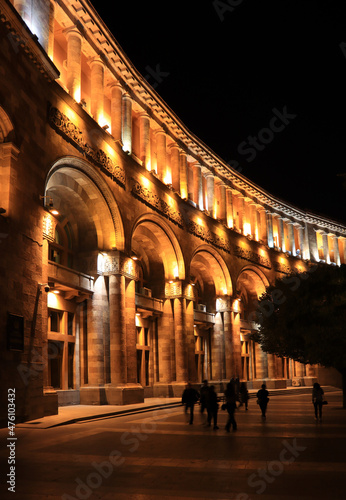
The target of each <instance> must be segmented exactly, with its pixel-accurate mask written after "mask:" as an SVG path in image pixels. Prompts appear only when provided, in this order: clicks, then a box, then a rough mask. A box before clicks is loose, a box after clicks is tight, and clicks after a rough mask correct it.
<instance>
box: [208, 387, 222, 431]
mask: <svg viewBox="0 0 346 500" xmlns="http://www.w3.org/2000/svg"><path fill="white" fill-rule="evenodd" d="M218 410H219V404H218V402H217V394H216V392H215V387H214V386H213V385H211V386H210V387H209V394H208V401H207V411H208V426H211V421H212V420H213V422H214V429H218V426H217V412H218Z"/></svg>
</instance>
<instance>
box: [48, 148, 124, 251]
mask: <svg viewBox="0 0 346 500" xmlns="http://www.w3.org/2000/svg"><path fill="white" fill-rule="evenodd" d="M44 194H45V196H46V197H48V198H46V200H47V199H49V198H51V199H52V200H53V204H54V207H55V208H56V209H57V210H59V212H60V213H61V215H62V216H63V215H65V216H66V217H67V216H68V218H69V220H70V223H71V226H72V228H73V233H74V235H75V239H76V244H77V247H79V248H80V249H82V248H83V249H84V250H89V251H90V250H111V249H114V248H117V249H118V250H123V249H124V247H125V237H124V228H123V223H122V219H121V216H120V212H119V209H118V206H117V204H116V202H115V199H114V196H113V193H112V192H111V190H110V188H109V187H108V185H107V184H106V182H105V180H104V179H103V178H102V176H101V175H100V174H99V173H98V172H97V171H96V170H95V169H94V168H93V167H92V166H91V165H90V164H89V163H88V162H86V161H85V160H82V159H80V158H76V157H73V156H65V157H63V158H60V159H59V160H57V161H56V162H55V163H54V164H53V166H52V167H51V169H50V170H49V172H48V175H47V179H46V186H45V193H44Z"/></svg>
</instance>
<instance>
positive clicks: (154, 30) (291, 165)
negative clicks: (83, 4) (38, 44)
mask: <svg viewBox="0 0 346 500" xmlns="http://www.w3.org/2000/svg"><path fill="white" fill-rule="evenodd" d="M92 4H93V5H94V7H95V8H96V10H97V11H98V12H99V14H100V16H101V17H102V19H103V21H104V22H105V23H106V25H107V26H108V28H109V29H110V30H111V31H112V33H113V35H114V37H115V38H116V40H117V41H118V42H119V43H120V45H121V46H122V48H123V50H124V51H125V53H126V54H127V56H128V57H129V58H130V60H131V61H132V62H133V64H134V65H135V66H136V68H137V69H138V71H139V72H140V73H142V75H143V76H146V75H147V79H148V81H149V83H151V84H152V85H154V87H155V90H156V91H157V92H158V93H159V94H160V95H161V97H162V98H163V99H164V100H165V101H166V103H167V104H168V105H169V106H170V107H171V108H172V109H173V111H174V112H175V113H176V114H177V115H178V116H179V117H180V119H181V120H182V121H183V122H184V123H185V125H186V126H187V127H188V128H189V129H190V130H191V131H192V132H193V133H194V134H195V135H197V136H198V137H199V138H200V139H201V140H202V141H204V142H205V143H206V144H207V145H208V146H209V147H210V148H211V149H212V150H214V151H215V153H217V154H218V155H219V156H220V157H222V158H223V159H224V160H225V161H227V162H232V165H237V163H238V164H239V167H238V169H240V170H241V173H242V174H243V175H245V176H246V177H248V178H249V179H251V180H252V181H254V182H255V183H257V184H258V185H259V186H261V187H262V188H264V189H266V190H267V191H269V192H270V193H271V194H273V195H275V196H277V197H279V198H281V199H283V200H285V201H287V202H289V203H292V204H294V205H297V206H298V207H299V208H301V209H306V210H310V211H313V212H315V213H320V214H322V215H326V216H329V217H332V218H334V219H336V220H341V221H344V222H346V210H345V203H344V199H345V196H346V186H345V184H346V177H345V178H343V177H340V176H339V175H338V174H346V2H345V1H344V0H333V2H327V1H310V0H268V1H258V0H228V1H227V0H225V1H213V0H210V1H209V0H185V1H183V0H176V1H174V2H163V1H152V2H150V1H149V2H143V1H139V0H138V1H135V0H134V1H132V2H131V1H130V2H125V1H124V2H116V6H115V8H114V6H113V4H111V3H106V2H104V1H103V2H101V1H96V0H92ZM232 9H233V10H232ZM343 44H344V45H343ZM158 71H159V74H158V73H157V72H158ZM153 75H154V76H153ZM155 75H156V76H155ZM280 112H281V113H284V114H286V116H287V117H288V118H287V119H286V123H285V124H284V126H283V127H282V126H281V127H279V121H278V120H276V121H273V118H274V116H275V115H277V114H279V113H280ZM270 124H274V128H275V130H274V131H273V132H271V136H270V135H268V133H267V132H266V131H263V129H266V128H268V127H270ZM278 128H280V131H278ZM281 129H282V130H281ZM249 136H252V137H257V138H258V137H260V138H261V139H263V141H266V144H263V143H262V142H261V140H260V141H258V140H257V144H259V147H260V148H261V150H258V149H256V148H255V149H254V150H253V154H250V152H249V148H250V147H251V146H250V145H249V144H248V142H249ZM250 140H251V139H250ZM252 158H253V159H252ZM249 160H252V161H249ZM235 162H237V163H235Z"/></svg>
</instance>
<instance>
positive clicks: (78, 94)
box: [72, 86, 81, 102]
mask: <svg viewBox="0 0 346 500" xmlns="http://www.w3.org/2000/svg"><path fill="white" fill-rule="evenodd" d="M72 97H73V99H74V100H75V101H76V102H80V100H81V88H80V86H79V87H77V88H76V90H75V91H74V94H73V96H72Z"/></svg>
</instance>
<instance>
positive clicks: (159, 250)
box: [131, 214, 185, 293]
mask: <svg viewBox="0 0 346 500" xmlns="http://www.w3.org/2000/svg"><path fill="white" fill-rule="evenodd" d="M131 251H132V252H133V253H134V255H135V256H136V257H137V258H138V259H139V261H140V265H141V266H142V269H143V272H144V274H145V275H146V276H147V277H149V276H150V279H151V281H152V282H156V283H159V282H160V283H161V285H160V286H162V285H163V282H164V280H173V279H180V280H183V279H185V264H184V258H183V254H182V251H181V248H180V245H179V242H178V240H177V237H176V235H175V234H174V232H173V231H172V229H171V228H170V227H169V225H168V224H167V223H166V222H165V221H164V220H163V219H162V218H161V217H160V216H159V215H156V214H145V215H142V216H140V217H139V218H138V219H137V221H136V222H135V224H134V226H133V230H132V235H131ZM156 293H159V290H156Z"/></svg>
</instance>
